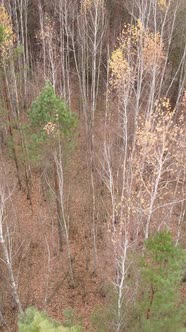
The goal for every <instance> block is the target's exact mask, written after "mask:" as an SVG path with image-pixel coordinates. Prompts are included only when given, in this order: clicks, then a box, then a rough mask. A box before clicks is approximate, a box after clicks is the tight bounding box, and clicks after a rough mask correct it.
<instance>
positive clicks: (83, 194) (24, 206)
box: [0, 128, 110, 332]
mask: <svg viewBox="0 0 186 332" xmlns="http://www.w3.org/2000/svg"><path fill="white" fill-rule="evenodd" d="M2 159H3V164H4V169H5V173H6V174H5V176H6V178H7V179H8V182H9V190H10V191H12V195H11V202H10V204H9V205H10V207H9V209H8V211H7V212H8V219H7V220H8V223H10V225H11V226H10V227H11V229H12V230H13V232H12V234H11V241H12V242H11V246H12V252H13V268H14V272H15V276H16V278H17V280H18V291H19V295H20V299H21V303H22V306H23V309H25V308H26V307H28V306H35V307H36V308H38V309H40V310H46V312H47V313H48V314H49V315H50V316H51V317H52V318H54V319H56V320H59V321H63V320H64V310H65V309H69V308H70V309H72V310H74V312H75V315H77V317H80V319H82V322H83V326H84V328H85V330H87V329H88V328H89V327H90V317H91V314H92V313H93V311H94V309H95V308H96V307H97V306H98V305H99V304H104V301H105V291H104V286H105V283H106V282H107V280H108V273H107V272H108V269H107V268H106V267H108V266H109V264H110V263H109V258H110V257H109V254H108V253H107V257H106V256H105V253H106V252H105V250H103V249H104V248H105V243H104V241H105V240H103V236H102V235H101V232H99V236H98V238H97V245H98V256H99V259H98V262H99V265H98V266H97V273H96V274H95V273H94V266H93V261H94V260H93V238H92V233H91V229H92V226H91V204H90V202H91V192H90V184H89V183H90V182H89V172H88V167H87V160H86V140H85V134H84V129H83V128H81V129H80V133H79V135H78V137H77V142H76V146H75V148H74V150H73V152H72V153H71V155H70V158H69V161H68V165H69V167H66V171H65V179H66V180H65V192H66V193H67V197H66V204H67V205H68V215H67V218H69V230H70V250H71V257H72V268H73V274H74V282H75V285H74V286H73V284H72V280H71V278H70V274H69V269H68V258H67V250H68V249H67V244H66V241H65V238H64V239H63V240H64V243H63V251H62V252H60V251H59V241H58V229H57V220H56V213H55V200H54V199H52V198H51V197H49V198H48V199H47V200H45V199H44V197H43V193H42V189H41V177H40V175H39V174H37V173H33V174H32V207H31V206H30V203H29V201H28V200H27V198H26V195H25V193H24V192H23V191H20V190H19V189H18V188H17V187H15V183H16V177H15V168H14V166H13V161H11V160H9V159H7V157H6V156H4V157H2ZM99 221H100V220H99ZM104 227H106V226H103V227H102V232H103V231H104ZM14 253H15V254H14ZM1 265H2V263H1ZM2 271H3V272H2V274H1V275H0V284H1V289H2V294H1V297H2V314H3V317H4V319H5V321H6V323H7V327H5V329H4V330H3V327H1V328H2V331H7V330H8V327H9V328H10V331H15V332H16V331H17V327H16V326H17V325H16V318H17V317H16V315H17V314H16V312H15V306H14V304H13V301H12V299H11V295H10V292H9V286H8V282H7V275H6V269H5V267H2Z"/></svg>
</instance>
